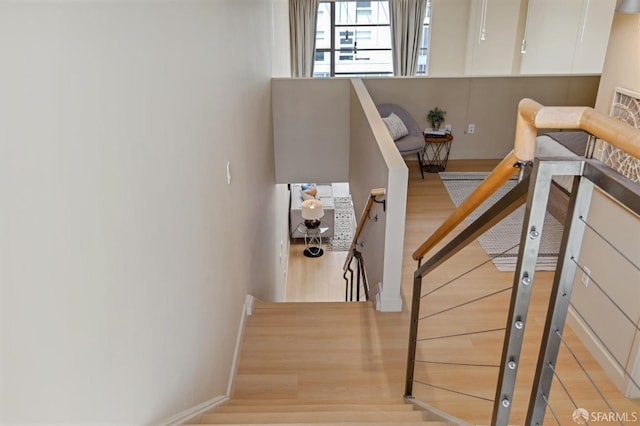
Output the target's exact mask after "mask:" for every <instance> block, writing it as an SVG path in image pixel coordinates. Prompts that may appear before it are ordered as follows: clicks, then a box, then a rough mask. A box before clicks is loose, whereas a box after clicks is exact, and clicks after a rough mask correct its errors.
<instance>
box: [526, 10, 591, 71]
mask: <svg viewBox="0 0 640 426" xmlns="http://www.w3.org/2000/svg"><path fill="white" fill-rule="evenodd" d="M582 2H583V0H529V11H528V13H527V24H526V28H525V41H526V45H527V47H526V53H522V62H521V67H520V73H521V74H570V73H571V72H572V69H573V56H574V51H575V46H576V38H577V35H578V30H579V28H580V21H581V18H582V17H583V16H582V10H583V9H582Z"/></svg>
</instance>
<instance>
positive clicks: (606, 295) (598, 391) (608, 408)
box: [527, 160, 640, 425]
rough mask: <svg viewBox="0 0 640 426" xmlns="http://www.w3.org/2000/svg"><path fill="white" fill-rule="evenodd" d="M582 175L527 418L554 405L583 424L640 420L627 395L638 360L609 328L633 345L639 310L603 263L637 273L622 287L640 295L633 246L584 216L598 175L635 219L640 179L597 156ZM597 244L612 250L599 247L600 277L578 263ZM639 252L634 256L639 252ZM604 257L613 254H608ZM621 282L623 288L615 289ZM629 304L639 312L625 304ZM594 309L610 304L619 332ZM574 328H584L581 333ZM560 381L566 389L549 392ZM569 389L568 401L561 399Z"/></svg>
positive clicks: (537, 417) (639, 212) (537, 418)
mask: <svg viewBox="0 0 640 426" xmlns="http://www.w3.org/2000/svg"><path fill="white" fill-rule="evenodd" d="M584 175H585V176H589V178H588V179H582V180H581V182H580V186H579V187H578V188H577V193H576V194H575V196H574V197H573V198H572V201H573V203H572V205H571V211H570V217H569V225H568V227H569V231H568V232H565V234H566V236H565V237H564V240H563V246H562V251H563V253H564V256H563V258H564V260H563V262H562V267H561V268H562V269H561V270H560V271H559V272H558V276H557V277H556V279H555V280H554V287H553V289H552V297H551V300H550V303H549V308H548V316H547V322H546V325H545V331H544V335H543V339H542V344H541V351H540V358H539V360H538V367H537V371H536V376H535V379H534V383H533V391H532V395H531V399H530V401H529V409H528V413H527V424H534V425H535V424H542V422H543V419H544V416H545V413H552V414H551V415H552V416H553V418H554V419H555V420H556V422H558V416H559V417H560V419H562V418H571V417H573V418H574V419H577V420H576V422H577V421H580V422H581V423H579V424H589V422H592V423H596V422H599V421H607V422H608V423H610V424H620V425H624V424H631V423H634V424H635V423H636V422H637V421H638V420H640V407H639V406H638V405H637V404H634V403H632V402H630V401H629V400H628V399H627V398H626V396H625V394H627V393H629V392H630V391H629V389H634V390H635V391H636V392H637V391H640V386H639V384H638V381H637V380H636V379H635V378H634V374H637V372H635V373H634V371H632V370H633V369H634V368H637V366H634V360H633V359H631V358H630V357H629V352H628V351H625V352H624V353H622V354H621V353H620V351H621V349H620V344H619V343H617V344H616V343H615V342H613V341H612V336H615V338H616V339H617V340H618V341H619V340H620V339H621V336H622V337H624V336H625V335H626V336H627V339H628V340H629V343H628V344H629V345H630V346H631V347H632V346H633V344H634V343H633V342H634V340H635V336H636V335H637V333H638V332H640V327H639V326H638V323H637V319H636V320H634V317H636V316H637V315H638V312H637V302H636V303H633V302H630V301H629V300H627V299H628V297H625V296H624V295H621V293H620V290H619V287H620V286H616V283H614V282H611V281H612V280H611V279H608V278H609V277H610V276H611V272H612V271H611V270H610V269H607V268H606V267H605V264H612V265H616V269H618V270H620V271H633V273H635V275H636V279H635V280H634V279H633V277H632V276H631V277H628V279H629V282H628V283H625V284H626V285H624V286H622V288H626V289H627V293H629V294H635V295H636V298H637V294H638V292H639V291H640V289H639V288H638V287H637V286H638V283H639V282H640V274H639V273H640V268H639V267H638V264H637V261H634V260H633V256H632V255H631V253H625V250H624V249H623V248H621V247H620V244H619V243H616V242H615V241H613V240H611V239H610V238H609V237H608V236H607V232H606V231H603V230H602V229H600V227H599V226H598V225H597V224H595V223H590V222H589V220H588V219H587V217H588V216H587V213H588V212H589V210H590V205H591V194H592V192H593V188H594V184H593V182H597V186H598V187H599V188H600V189H602V190H603V191H604V192H606V193H608V194H609V195H610V197H611V198H612V199H613V202H612V206H615V204H618V205H621V206H623V207H624V208H625V209H627V210H628V211H630V212H631V213H632V214H633V215H635V221H636V223H638V222H639V221H640V185H638V184H637V183H633V182H631V181H630V180H628V179H626V178H623V177H621V176H620V175H618V174H617V173H615V172H613V171H612V170H610V169H607V168H606V167H604V166H602V165H600V164H599V163H597V162H593V161H592V160H589V161H587V162H585V168H584ZM612 208H613V207H612ZM628 232H632V235H638V232H637V231H635V232H634V231H633V230H631V229H629V230H626V232H622V234H624V236H623V237H618V238H623V239H626V238H627V235H626V234H627V233H628ZM586 233H591V235H592V236H594V237H593V238H591V239H589V246H588V248H585V247H584V246H583V243H584V241H585V240H584V235H585V234H586ZM600 246H602V247H605V248H607V249H609V250H608V251H605V250H604V249H601V250H599V251H598V252H599V254H600V259H599V261H600V263H602V264H600V265H598V266H599V268H600V269H601V270H600V274H601V275H600V278H598V277H596V276H594V275H593V274H591V273H590V271H589V270H588V268H587V267H586V266H585V265H584V264H582V263H581V261H580V256H581V254H582V255H584V253H583V251H585V250H588V251H592V250H594V247H600ZM634 254H635V256H637V253H634ZM603 258H607V260H608V261H607V262H605V261H604V259H603ZM607 271H609V272H607ZM576 272H581V273H582V274H583V279H582V281H583V284H584V287H583V286H580V287H578V288H575V286H574V281H579V280H577V279H576ZM612 286H613V287H612ZM616 288H618V290H617V291H614V290H615V289H616ZM576 291H577V293H576ZM574 298H577V299H576V300H573V299H574ZM625 305H626V308H625ZM629 306H631V307H632V309H634V312H629V311H628V308H629ZM594 308H595V309H594ZM595 312H606V313H607V314H606V317H607V318H606V321H608V322H609V323H610V324H612V326H611V327H614V328H615V330H616V332H615V333H612V332H611V327H608V328H606V329H603V327H602V323H601V322H600V321H602V320H601V319H598V316H597V315H596V314H595ZM567 317H569V318H568V319H567ZM566 320H568V321H573V322H572V323H571V325H572V327H569V328H568V329H567V328H566V327H565V321H566ZM596 321H598V322H596ZM614 324H615V325H614ZM623 329H627V332H626V333H622V330H623ZM576 333H578V334H579V335H578V336H576V335H575V334H576ZM636 344H637V343H636ZM585 347H586V350H585ZM631 352H632V353H633V350H632V351H631ZM608 365H609V366H610V367H607V366H608ZM556 384H557V385H559V387H560V389H562V392H561V393H560V394H558V393H557V392H556V393H553V392H551V394H550V391H552V389H553V387H555V385H556ZM565 396H566V397H567V398H568V399H569V401H570V405H567V404H563V402H562V400H563V398H564V397H565ZM558 424H560V423H558Z"/></svg>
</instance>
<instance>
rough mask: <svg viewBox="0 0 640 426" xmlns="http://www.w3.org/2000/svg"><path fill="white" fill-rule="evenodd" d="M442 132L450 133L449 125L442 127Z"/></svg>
mask: <svg viewBox="0 0 640 426" xmlns="http://www.w3.org/2000/svg"><path fill="white" fill-rule="evenodd" d="M444 131H445V132H447V133H451V124H445V125H444Z"/></svg>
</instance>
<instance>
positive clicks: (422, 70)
mask: <svg viewBox="0 0 640 426" xmlns="http://www.w3.org/2000/svg"><path fill="white" fill-rule="evenodd" d="M430 23H431V0H428V1H427V12H426V13H425V14H424V22H423V23H422V40H421V43H420V54H419V55H418V69H417V70H416V75H426V74H427V69H428V65H429V55H428V53H429V24H430Z"/></svg>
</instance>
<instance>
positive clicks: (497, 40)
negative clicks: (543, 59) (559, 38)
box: [465, 0, 520, 75]
mask: <svg viewBox="0 0 640 426" xmlns="http://www.w3.org/2000/svg"><path fill="white" fill-rule="evenodd" d="M519 14H520V2H519V1H513V0H482V1H476V2H472V3H471V7H470V12H469V34H468V40H467V61H466V66H467V67H466V70H465V71H466V74H470V75H505V74H507V75H508V74H511V73H512V72H513V55H514V52H515V48H516V44H517V41H516V34H517V32H518V16H519ZM518 45H519V44H518Z"/></svg>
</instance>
